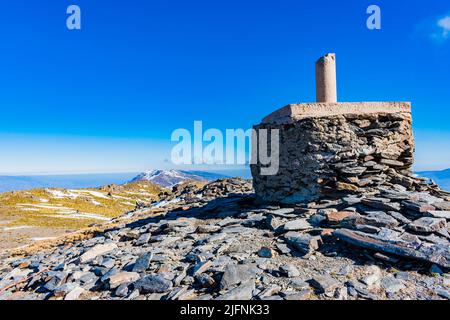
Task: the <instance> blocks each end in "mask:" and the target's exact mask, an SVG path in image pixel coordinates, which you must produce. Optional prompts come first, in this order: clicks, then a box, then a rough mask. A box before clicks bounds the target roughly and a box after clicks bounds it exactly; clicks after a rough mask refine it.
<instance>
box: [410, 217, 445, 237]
mask: <svg viewBox="0 0 450 320" xmlns="http://www.w3.org/2000/svg"><path fill="white" fill-rule="evenodd" d="M408 227H409V228H410V229H411V230H414V231H417V232H426V233H431V232H435V231H439V230H441V229H444V228H446V227H447V221H446V220H445V219H443V218H430V217H424V218H420V219H418V220H415V221H413V222H411V223H410V224H409V225H408Z"/></svg>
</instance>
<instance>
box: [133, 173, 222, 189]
mask: <svg viewBox="0 0 450 320" xmlns="http://www.w3.org/2000/svg"><path fill="white" fill-rule="evenodd" d="M217 178H218V177H217ZM189 180H194V181H204V182H206V181H208V180H210V179H207V178H206V177H204V176H202V174H201V173H197V172H191V171H184V170H173V169H171V170H159V169H155V170H148V171H145V172H142V173H141V174H139V175H137V176H136V177H135V178H133V179H132V180H131V182H136V181H150V182H153V183H155V184H157V185H160V186H163V187H166V188H170V187H173V186H175V185H177V184H179V183H181V182H184V181H189Z"/></svg>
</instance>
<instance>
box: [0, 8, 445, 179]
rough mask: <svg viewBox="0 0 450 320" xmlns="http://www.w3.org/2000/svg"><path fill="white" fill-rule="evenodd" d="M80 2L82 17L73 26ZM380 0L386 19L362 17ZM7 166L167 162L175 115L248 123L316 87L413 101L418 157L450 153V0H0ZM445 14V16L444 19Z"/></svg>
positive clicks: (345, 97) (5, 169)
mask: <svg viewBox="0 0 450 320" xmlns="http://www.w3.org/2000/svg"><path fill="white" fill-rule="evenodd" d="M71 4H76V5H79V6H80V8H81V12H82V22H81V24H82V30H75V31H70V30H68V29H67V28H66V18H67V14H66V8H67V7H68V6H69V5H71ZM371 4H377V5H379V6H380V8H381V11H382V29H381V30H372V31H371V30H368V29H367V28H366V19H367V17H368V15H367V14H366V8H367V7H368V6H369V5H371ZM0 12H1V13H0V39H1V43H0V70H1V72H0V152H1V154H0V174H17V173H63V172H71V173H73V172H125V171H140V170H144V169H148V168H157V167H163V166H166V165H167V162H166V161H165V160H166V159H167V158H168V157H169V152H170V148H171V146H172V145H173V144H172V143H171V142H170V136H171V133H172V131H173V130H174V129H176V128H187V129H192V127H193V122H194V120H202V121H203V126H204V127H205V128H219V129H225V128H249V127H250V126H251V125H253V124H255V123H258V122H259V121H260V119H261V118H263V117H264V116H265V115H267V114H268V113H270V112H272V111H274V110H275V109H277V108H279V107H282V106H284V105H286V104H288V103H294V102H308V101H314V100H315V84H314V62H315V61H316V60H317V58H318V57H319V56H321V55H322V54H325V53H327V52H336V54H337V63H338V71H337V72H338V99H339V101H385V100H386V101H394V100H399V101H411V102H412V104H413V116H414V130H415V135H416V140H417V154H416V156H417V161H416V168H417V169H442V168H447V167H450V122H449V119H450V88H449V83H450V34H449V33H450V3H449V2H448V1H441V0H429V1H418V0H417V1H413V0H408V1H406V0H396V1H381V0H373V1H363V0H347V1H329V0H323V1H320V2H315V1H300V0H289V1H285V0H278V1H253V0H251V1H242V0H226V1H225V0H216V1H210V0H209V1H203V0H202V1H195V0H194V1H182V0H176V1H174V0H172V1H167V0H164V1H163V0H159V1H151V0H140V1H138V0H127V1H107V0H96V1H92V0H91V1H89V0H71V1H64V0H60V1H52V0H39V1H38V0H27V1H23V0H16V1H7V2H6V1H2V2H1V4H0ZM446 17H448V18H447V19H446Z"/></svg>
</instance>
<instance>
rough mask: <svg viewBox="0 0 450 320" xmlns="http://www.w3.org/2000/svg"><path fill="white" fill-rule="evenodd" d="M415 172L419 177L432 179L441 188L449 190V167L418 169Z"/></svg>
mask: <svg viewBox="0 0 450 320" xmlns="http://www.w3.org/2000/svg"><path fill="white" fill-rule="evenodd" d="M417 174H418V175H419V176H421V177H425V178H429V179H432V180H433V181H434V182H436V183H437V184H438V185H439V186H440V187H441V189H444V190H447V191H450V169H446V170H442V171H420V172H417Z"/></svg>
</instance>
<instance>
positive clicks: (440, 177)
mask: <svg viewBox="0 0 450 320" xmlns="http://www.w3.org/2000/svg"><path fill="white" fill-rule="evenodd" d="M417 175H419V176H421V177H426V178H430V179H432V180H434V181H435V182H436V183H437V184H438V185H439V186H441V188H442V189H444V190H449V191H450V169H446V170H442V171H420V172H417ZM227 177H242V178H246V179H248V178H251V176H250V173H249V172H248V170H230V171H221V172H206V171H187V170H150V171H146V172H143V173H140V174H139V173H110V174H68V175H41V176H0V192H6V191H12V190H28V189H34V188H65V189H80V188H96V187H100V186H103V185H108V184H113V183H115V184H123V183H126V182H131V181H139V180H147V181H151V182H153V183H155V184H158V185H161V186H165V187H170V186H173V185H175V184H177V183H180V182H182V181H186V180H196V181H211V180H216V179H220V178H227Z"/></svg>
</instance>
